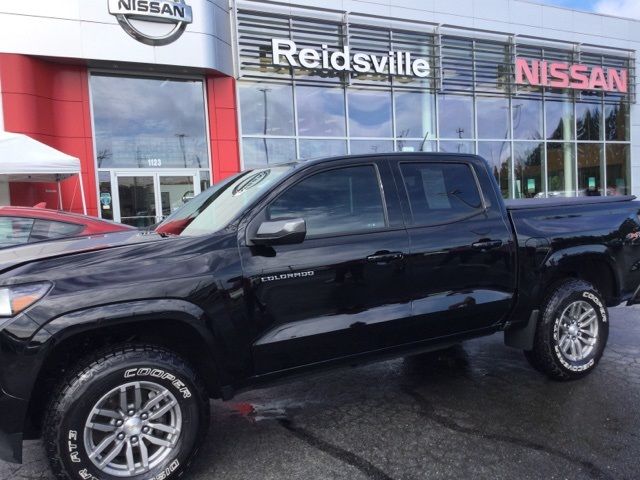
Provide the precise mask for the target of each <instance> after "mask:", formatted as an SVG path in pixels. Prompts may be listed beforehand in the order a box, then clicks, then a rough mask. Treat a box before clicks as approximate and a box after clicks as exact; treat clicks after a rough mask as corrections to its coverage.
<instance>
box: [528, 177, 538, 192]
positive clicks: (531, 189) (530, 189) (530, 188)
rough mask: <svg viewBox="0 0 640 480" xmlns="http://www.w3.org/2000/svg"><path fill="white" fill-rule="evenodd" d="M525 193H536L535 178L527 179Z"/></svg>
mask: <svg viewBox="0 0 640 480" xmlns="http://www.w3.org/2000/svg"><path fill="white" fill-rule="evenodd" d="M527 191H528V192H529V193H533V192H535V191H536V179H535V178H528V179H527Z"/></svg>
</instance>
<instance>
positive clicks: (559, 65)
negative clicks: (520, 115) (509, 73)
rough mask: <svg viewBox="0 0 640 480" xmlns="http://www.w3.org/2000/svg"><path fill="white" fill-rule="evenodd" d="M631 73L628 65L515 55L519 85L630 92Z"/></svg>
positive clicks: (517, 82)
mask: <svg viewBox="0 0 640 480" xmlns="http://www.w3.org/2000/svg"><path fill="white" fill-rule="evenodd" d="M628 77H629V74H628V71H627V69H626V68H620V69H617V68H607V67H599V66H591V65H582V64H577V63H576V64H571V63H565V62H546V61H544V60H527V59H524V58H516V84H519V85H531V86H539V87H550V88H572V89H575V90H602V91H605V92H620V93H627V92H628V91H629V78H628Z"/></svg>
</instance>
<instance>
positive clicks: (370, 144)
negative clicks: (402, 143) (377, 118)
mask: <svg viewBox="0 0 640 480" xmlns="http://www.w3.org/2000/svg"><path fill="white" fill-rule="evenodd" d="M385 152H393V141H391V140H351V153H352V154H354V155H359V154H365V153H385Z"/></svg>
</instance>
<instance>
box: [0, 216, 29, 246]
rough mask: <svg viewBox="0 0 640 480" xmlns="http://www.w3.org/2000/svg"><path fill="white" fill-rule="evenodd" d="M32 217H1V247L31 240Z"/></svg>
mask: <svg viewBox="0 0 640 480" xmlns="http://www.w3.org/2000/svg"><path fill="white" fill-rule="evenodd" d="M32 227H33V219H32V218H22V217H0V248H4V247H11V246H13V245H21V244H23V243H27V242H29V235H31V228H32Z"/></svg>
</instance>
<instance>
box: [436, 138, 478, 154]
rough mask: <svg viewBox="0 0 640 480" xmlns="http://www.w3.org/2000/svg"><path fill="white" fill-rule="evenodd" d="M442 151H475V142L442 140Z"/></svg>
mask: <svg viewBox="0 0 640 480" xmlns="http://www.w3.org/2000/svg"><path fill="white" fill-rule="evenodd" d="M440 151H441V152H447V153H475V145H474V142H465V141H459V142H456V141H455V140H446V141H441V142H440Z"/></svg>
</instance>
